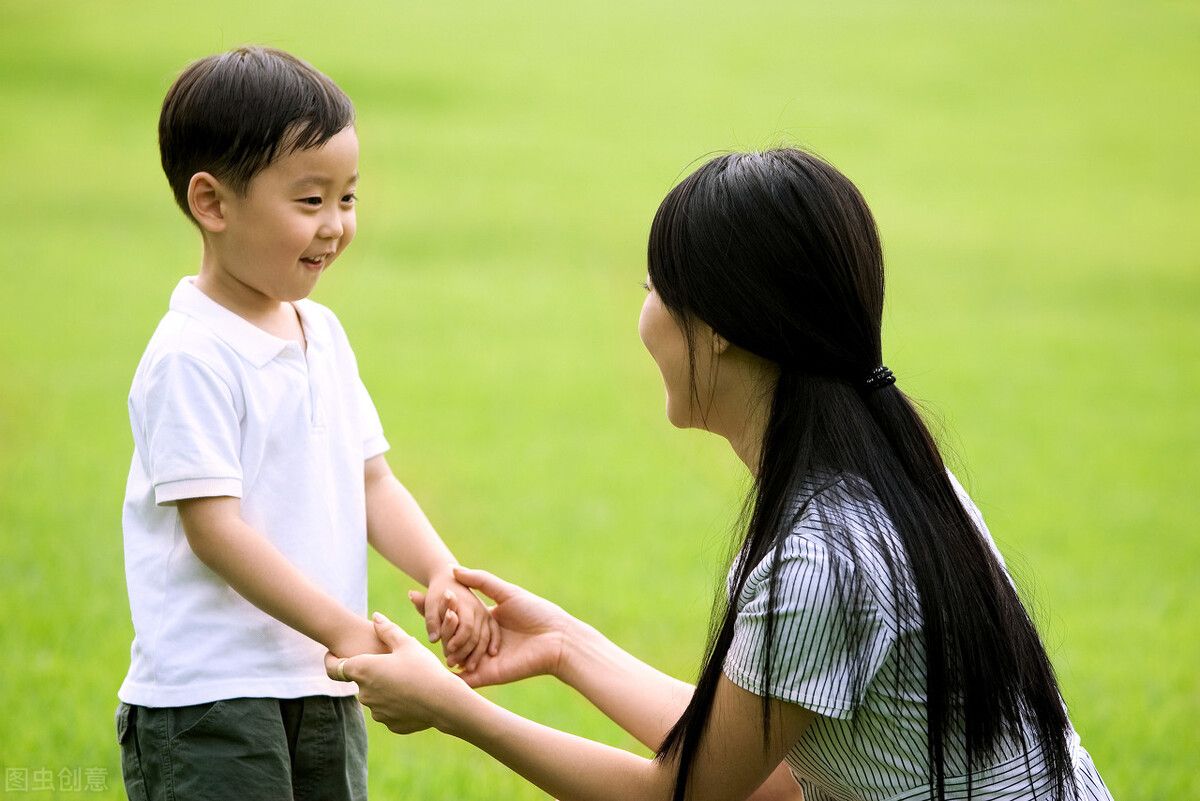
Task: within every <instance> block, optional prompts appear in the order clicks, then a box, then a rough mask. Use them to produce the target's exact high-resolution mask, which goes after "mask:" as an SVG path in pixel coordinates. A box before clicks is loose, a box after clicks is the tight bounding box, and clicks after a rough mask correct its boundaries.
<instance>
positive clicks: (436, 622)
mask: <svg viewBox="0 0 1200 801" xmlns="http://www.w3.org/2000/svg"><path fill="white" fill-rule="evenodd" d="M453 599H454V593H452V592H450V591H449V590H446V592H445V593H443V594H442V595H441V596H437V597H434V598H430V597H429V596H426V597H425V632H426V633H427V634H428V635H429V641H430V642H437V641H438V640H439V639H441V636H442V633H441V631H440V629H441V627H442V618H444V617H445V616H446V609H447V608H448V607H447V604H448V603H449V602H450V601H452V600H453ZM430 601H432V603H430Z"/></svg>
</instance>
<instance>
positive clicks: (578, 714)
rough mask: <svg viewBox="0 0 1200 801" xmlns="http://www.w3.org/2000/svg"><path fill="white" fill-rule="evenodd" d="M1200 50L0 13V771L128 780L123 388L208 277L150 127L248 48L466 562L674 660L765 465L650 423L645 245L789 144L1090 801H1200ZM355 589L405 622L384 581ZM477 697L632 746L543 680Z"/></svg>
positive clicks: (453, 14)
mask: <svg viewBox="0 0 1200 801" xmlns="http://www.w3.org/2000/svg"><path fill="white" fill-rule="evenodd" d="M1197 41H1200V10H1198V9H1197V7H1196V6H1195V5H1194V4H1189V3H1163V2H1148V3H1137V4H1130V3H1117V2H1106V3H1099V2H1097V3H1089V4H1082V3H1029V2H988V3H941V4H938V3H928V2H906V3H884V2H859V1H857V0H855V1H854V2H843V3H836V4H831V3H820V4H817V3H796V2H786V3H785V2H779V3H774V4H766V3H738V4H732V3H725V4H715V3H709V2H699V3H689V4H686V5H681V4H674V3H664V2H661V0H651V2H636V3H635V2H626V0H614V1H613V2H608V3H603V4H570V3H550V2H543V3H517V4H514V3H479V2H467V3H452V4H440V3H420V4H418V3H405V4H399V3H388V4H384V3H364V2H344V3H338V4H332V3H323V4H315V3H309V2H291V3H286V4H284V3H264V4H249V3H232V2H208V3H195V4H179V5H173V4H165V3H164V4H134V3H120V2H111V3H104V4H97V3H86V2H73V3H68V2H63V3H40V2H33V0H6V2H5V4H4V8H3V11H0V76H2V78H0V111H2V112H3V113H4V118H5V123H6V124H5V125H3V126H0V175H3V186H4V192H3V195H2V199H0V212H2V219H3V221H4V231H5V236H4V249H5V251H6V252H5V258H4V261H3V264H4V266H3V268H0V269H2V270H3V283H2V284H0V294H2V296H3V298H4V306H5V314H4V315H2V316H0V366H2V367H3V376H4V379H3V388H2V389H0V493H2V495H0V549H2V550H0V618H2V619H3V621H4V623H3V627H2V629H0V653H2V654H3V655H2V656H0V673H2V674H3V676H4V677H5V678H4V681H3V682H2V683H0V764H2V765H3V766H4V767H6V768H8V767H16V768H28V769H30V770H33V769H37V768H50V769H52V770H53V771H55V772H56V773H57V771H58V770H59V769H61V768H62V767H71V766H83V767H88V766H98V767H103V768H106V769H107V770H108V772H109V774H108V776H109V786H110V792H109V793H108V796H107V797H119V796H120V795H121V793H120V789H119V787H120V779H119V767H118V759H117V750H116V747H115V744H114V736H113V726H112V723H111V713H112V710H113V708H114V706H115V703H116V699H115V692H116V688H117V686H118V684H119V683H120V680H121V678H122V676H123V674H124V670H125V668H126V666H127V660H128V650H127V649H128V645H129V640H130V637H131V633H132V632H131V626H130V623H129V617H128V609H127V606H126V600H125V594H124V593H125V591H124V575H123V567H122V558H121V532H120V505H121V498H122V494H123V488H124V480H125V472H126V469H127V465H128V459H129V456H130V452H131V441H130V437H129V434H128V422H127V419H126V412H125V394H126V391H127V389H128V385H129V381H130V378H131V376H132V372H133V368H134V366H135V364H136V362H137V359H138V356H139V355H140V353H141V350H142V348H143V346H144V344H145V341H146V339H147V338H148V336H149V334H150V332H151V331H152V330H153V327H154V325H155V324H156V322H157V320H158V319H159V317H160V316H161V314H162V312H163V310H164V308H165V304H166V300H167V297H168V295H169V293H170V290H171V288H172V287H173V285H174V283H175V282H176V281H177V280H178V277H179V276H180V275H182V274H185V273H188V272H192V271H194V269H195V267H196V264H197V259H198V248H197V239H196V236H195V234H194V233H193V232H192V230H191V229H190V228H189V226H188V225H187V224H186V223H185V222H184V220H183V219H182V217H181V216H180V214H179V213H178V211H177V210H176V209H175V208H174V205H173V203H172V201H171V198H170V195H169V193H168V191H167V188H166V184H165V181H164V179H163V178H162V176H161V173H160V171H159V168H158V163H157V158H158V157H157V152H156V148H155V134H154V131H155V123H156V119H157V109H158V104H159V102H160V100H161V96H162V94H163V92H164V91H165V89H166V87H167V86H168V85H169V83H170V81H171V79H172V77H173V76H174V75H175V74H176V73H177V71H178V70H179V69H180V68H181V67H182V66H183V65H184V64H185V63H186V62H187V61H189V60H190V59H193V58H196V57H199V56H201V55H204V54H207V53H209V52H213V51H216V50H220V49H224V48H227V47H230V46H233V45H235V44H239V43H243V42H262V43H268V44H272V45H276V46H280V47H284V48H287V49H291V50H294V51H295V52H297V53H299V54H301V55H303V56H304V57H306V58H308V59H309V60H311V61H313V62H314V63H315V64H317V65H318V66H319V67H320V68H322V69H323V70H325V71H326V72H328V73H329V74H330V75H332V76H333V77H334V78H335V79H336V80H338V81H339V82H340V83H341V84H342V86H343V87H344V88H345V89H346V90H347V91H348V92H349V93H350V94H351V95H352V97H353V98H354V99H355V101H356V104H357V107H358V113H359V128H360V137H361V140H362V145H363V156H362V172H363V176H364V177H363V183H362V187H361V197H362V206H361V209H360V217H359V238H358V240H357V241H356V243H355V245H354V247H353V248H352V249H351V250H350V251H349V252H348V254H347V255H346V256H345V257H343V259H342V260H341V261H340V262H339V264H338V267H337V269H336V270H334V271H333V272H332V273H331V274H330V275H329V276H328V277H327V278H326V279H325V281H324V282H323V283H322V285H321V286H320V287H319V288H318V291H317V293H316V295H315V297H316V298H317V299H318V300H320V301H322V302H324V303H327V304H329V305H331V306H332V307H333V308H334V309H335V310H336V311H337V312H338V313H339V315H340V316H341V318H342V320H343V322H344V324H345V325H346V327H347V329H348V330H349V332H350V335H351V338H352V341H353V342H354V344H355V346H356V349H357V352H358V356H359V360H360V362H361V364H362V369H363V372H364V374H365V377H366V380H367V382H368V385H369V386H370V387H371V389H372V392H373V394H374V396H375V399H376V402H377V404H378V406H379V407H380V409H381V412H382V415H383V419H384V423H385V426H386V428H387V431H388V434H389V437H390V439H391V441H392V443H393V451H392V455H391V457H390V458H391V461H392V463H393V466H394V467H395V468H396V469H397V471H398V472H399V473H400V475H401V476H402V478H403V479H404V480H405V482H406V483H407V484H408V485H409V486H410V487H411V488H412V489H413V490H414V492H415V493H416V495H417V496H418V498H419V499H420V500H421V501H422V503H423V504H424V505H425V507H426V509H427V510H428V512H429V514H430V515H431V517H432V518H433V519H434V521H435V522H436V523H437V524H438V526H439V528H440V530H441V531H442V533H443V535H444V536H445V538H446V539H447V540H448V541H449V542H450V544H451V546H452V547H453V548H454V550H455V551H456V553H457V554H458V555H459V557H460V558H461V559H462V560H463V561H464V562H466V563H469V564H474V565H479V566H483V567H487V568H489V569H492V570H494V571H495V572H497V573H500V574H501V575H505V576H508V577H510V578H511V579H513V580H515V581H518V582H523V583H526V584H527V585H528V586H529V587H530V588H532V589H535V590H537V591H540V592H542V593H543V594H545V595H547V596H548V597H550V598H552V599H555V600H557V601H559V602H560V603H562V604H563V605H564V606H566V607H567V608H568V609H571V610H573V611H575V612H576V613H578V614H579V615H581V616H582V617H584V618H586V619H588V620H589V621H591V622H593V623H595V624H596V625H598V626H599V627H600V628H601V629H603V630H605V631H607V632H608V633H610V635H611V636H612V637H613V638H614V639H615V640H617V641H618V642H620V643H622V644H624V645H626V646H628V647H629V648H630V649H631V650H632V651H634V652H635V653H637V654H639V655H641V656H643V657H645V658H646V659H647V660H648V661H650V662H652V663H654V664H656V665H659V666H661V667H663V668H665V669H667V670H669V671H671V672H674V673H676V674H678V675H681V676H690V675H692V674H693V672H694V670H695V668H696V665H697V661H698V658H699V654H700V651H701V648H702V639H703V631H704V628H705V610H706V609H707V605H708V600H707V599H708V598H709V596H710V593H711V591H712V587H713V582H714V578H715V577H716V576H717V575H718V573H719V571H720V565H719V559H720V554H721V553H722V552H723V547H722V539H723V537H725V536H726V534H727V532H728V529H729V526H730V523H731V522H732V520H733V517H734V513H735V511H736V508H737V505H738V503H739V500H740V493H741V492H742V491H743V490H744V487H745V481H744V478H743V477H742V476H741V474H740V470H739V468H738V464H737V463H736V460H735V459H734V458H733V456H732V454H731V453H729V452H728V448H727V447H725V446H724V445H723V443H722V442H720V441H718V440H716V439H715V438H713V437H707V436H704V435H701V434H698V433H695V432H687V433H680V432H677V431H675V430H673V429H671V428H670V426H669V425H668V424H667V423H666V422H665V421H664V419H663V416H662V392H661V387H660V384H659V379H658V374H657V371H656V370H655V368H654V366H653V364H652V363H651V362H650V360H649V358H648V357H646V356H645V354H644V353H643V352H642V350H641V347H640V344H639V342H638V341H637V337H636V334H635V320H636V316H637V310H638V306H639V304H640V302H641V291H640V290H639V289H638V288H637V286H636V282H637V281H638V280H639V279H640V278H641V276H642V271H643V270H644V248H645V237H646V232H647V229H648V226H649V220H650V217H651V215H652V213H653V210H654V208H655V207H656V205H657V204H658V202H659V200H660V199H661V197H662V196H663V194H665V192H666V191H667V190H668V189H669V188H670V187H671V185H672V184H673V182H674V181H675V180H677V178H678V177H679V176H680V175H681V172H682V171H684V170H685V169H686V168H687V166H688V165H689V164H690V163H692V162H693V160H694V159H697V158H698V157H701V156H703V155H704V154H707V153H710V152H713V151H717V150H722V149H727V148H745V147H761V146H765V145H770V144H774V143H777V142H796V143H801V144H805V145H808V146H811V147H813V148H815V149H817V150H818V151H819V152H821V153H823V154H825V155H826V156H828V157H829V158H831V159H832V160H833V161H834V163H836V164H838V165H839V166H840V167H841V168H842V169H843V170H844V171H846V172H847V173H848V174H849V175H850V176H851V177H852V178H853V179H854V180H855V181H857V182H858V184H859V185H860V187H861V188H862V190H863V191H864V193H865V194H866V196H867V198H868V200H869V201H870V202H871V204H872V207H873V209H874V211H875V213H876V216H877V218H878V221H879V225H880V228H881V231H882V234H883V237H884V242H885V247H886V250H887V256H888V267H889V270H890V272H889V307H888V312H887V317H886V323H887V328H886V330H885V355H886V358H887V361H888V363H889V365H890V366H892V367H893V368H894V369H895V370H896V372H897V374H898V376H899V377H900V382H901V386H902V387H904V388H905V389H906V390H907V391H908V392H909V393H910V394H912V395H913V396H915V397H918V398H921V399H927V400H928V401H929V403H930V406H931V408H932V410H933V411H934V412H935V414H936V415H937V416H938V417H939V418H940V419H941V421H942V425H943V428H944V429H945V431H946V436H947V441H948V444H950V445H951V446H952V449H953V450H954V451H955V452H956V453H957V454H958V460H957V465H958V470H959V471H960V474H961V475H962V476H963V478H964V480H965V481H966V482H967V484H968V486H969V487H970V488H971V489H972V491H973V493H974V494H975V496H976V499H977V501H978V502H979V504H980V506H981V507H982V508H983V510H984V513H985V515H986V516H987V518H988V521H989V523H990V525H991V528H992V530H993V532H994V534H995V536H996V537H997V539H998V541H999V542H1000V544H1001V546H1002V548H1003V550H1004V552H1005V553H1006V555H1007V556H1008V558H1009V559H1010V561H1011V562H1012V563H1013V564H1014V565H1015V566H1016V567H1017V568H1019V572H1020V574H1021V575H1022V577H1023V584H1024V587H1025V590H1026V593H1027V597H1028V598H1029V599H1030V600H1031V602H1032V603H1034V604H1035V606H1036V608H1037V610H1038V615H1039V619H1040V621H1041V623H1042V626H1043V630H1044V632H1045V634H1046V638H1047V642H1048V644H1049V647H1050V649H1051V651H1052V654H1053V656H1054V658H1055V662H1056V664H1057V666H1058V669H1059V673H1060V676H1061V678H1062V683H1063V686H1064V689H1065V692H1066V695H1067V699H1068V701H1069V704H1070V707H1071V713H1072V716H1073V718H1074V721H1075V723H1076V725H1077V727H1078V728H1079V730H1080V731H1081V733H1082V736H1083V741H1084V744H1085V745H1086V746H1087V747H1088V748H1089V750H1090V751H1091V753H1092V754H1093V756H1094V757H1095V760H1096V763H1097V765H1098V766H1099V768H1100V770H1101V773H1102V774H1103V775H1104V777H1105V779H1106V780H1107V781H1108V783H1109V785H1110V787H1111V789H1112V790H1113V793H1114V795H1115V796H1116V797H1117V798H1119V799H1122V800H1123V801H1137V800H1139V799H1145V800H1146V801H1150V800H1151V799H1153V801H1161V800H1162V799H1168V800H1170V799H1179V800H1180V801H1184V800H1185V799H1191V798H1196V797H1200V779H1197V773H1196V771H1195V761H1196V754H1197V753H1198V751H1200V739H1198V737H1197V734H1196V732H1197V728H1196V720H1197V718H1198V717H1200V680H1198V679H1197V675H1198V674H1197V671H1196V665H1197V663H1198V662H1200V645H1198V643H1200V600H1198V598H1200V593H1197V588H1198V579H1200V575H1198V573H1200V537H1198V536H1197V525H1196V522H1195V521H1196V494H1197V493H1196V488H1197V485H1198V484H1200V420H1198V415H1197V412H1196V409H1197V403H1198V400H1197V399H1198V398H1200V322H1198V321H1200V316H1198V314H1197V309H1200V257H1198V256H1197V254H1198V253H1200V247H1198V246H1200V233H1198V231H1200V228H1198V227H1197V225H1196V221H1197V219H1200V151H1197V148H1196V140H1195V137H1196V132H1197V130H1198V126H1200V96H1198V95H1197V91H1196V83H1195V80H1196V75H1198V74H1200V48H1197V46H1196V43H1197ZM371 582H372V584H371V603H372V606H373V607H375V608H379V609H382V610H385V611H389V612H392V613H394V614H395V615H399V616H400V617H401V620H403V621H406V622H407V623H408V624H409V626H410V628H411V629H413V630H416V628H417V626H415V625H413V624H415V623H417V621H416V619H415V618H411V619H410V618H408V617H406V616H404V612H405V609H404V607H405V604H406V601H405V600H404V590H405V589H406V588H407V586H408V582H407V580H406V579H404V578H403V577H400V576H398V575H396V574H395V573H394V572H392V571H390V570H389V569H388V567H387V566H386V565H385V564H384V563H382V562H381V561H379V560H374V561H373V562H372V566H371ZM490 695H491V696H492V697H494V698H496V699H498V700H500V701H501V702H503V703H504V704H506V705H509V706H511V707H512V708H514V709H516V710H518V711H520V712H522V713H524V714H527V715H529V716H531V717H534V718H536V719H538V720H540V721H543V722H546V723H549V724H552V725H556V726H560V727H563V728H566V729H568V730H571V731H574V732H577V733H580V734H584V735H587V736H591V737H596V738H599V739H602V740H605V741H608V742H611V743H614V744H618V745H625V746H632V742H631V740H630V738H628V737H627V736H625V735H624V734H622V733H621V732H619V731H618V730H617V729H616V728H615V727H614V726H613V725H612V724H610V723H608V722H607V721H606V720H604V719H603V718H601V717H600V716H599V715H598V714H597V713H595V712H594V711H592V710H591V709H589V708H588V707H587V706H586V704H585V703H584V702H582V701H581V700H580V699H578V698H576V697H573V696H572V695H571V694H569V693H568V692H566V691H564V690H563V689H562V688H561V687H558V686H556V685H555V684H554V683H553V682H552V681H550V680H537V681H532V682H529V683H527V684H525V685H523V686H514V687H508V688H502V689H498V690H494V691H490ZM371 747H372V753H371V788H372V793H373V795H374V797H376V798H427V799H450V798H484V797H487V798H514V799H521V798H530V799H532V798H539V797H542V796H541V795H540V794H539V793H538V792H537V791H535V790H533V789H532V788H530V787H529V786H528V785H525V784H524V783H523V782H522V781H521V780H519V779H518V778H516V777H515V776H513V775H512V774H510V773H508V772H507V771H506V770H505V769H504V768H502V767H500V766H498V765H497V764H495V763H493V762H491V761H490V760H489V759H488V758H486V757H484V756H483V755H481V754H479V753H476V752H474V751H473V750H472V749H470V748H469V747H467V746H465V745H463V744H461V743H459V742H457V741H452V740H450V739H448V738H444V737H439V736H437V735H436V734H429V733H426V734H422V735H417V736H413V737H407V738H401V737H396V736H393V735H391V734H389V733H388V732H386V731H385V730H383V729H382V728H374V729H373V730H372V743H371ZM50 795H51V794H50V793H41V794H38V793H30V794H27V795H26V796H22V797H31V798H36V797H49V796H50ZM85 795H88V794H85ZM91 797H103V796H102V794H91Z"/></svg>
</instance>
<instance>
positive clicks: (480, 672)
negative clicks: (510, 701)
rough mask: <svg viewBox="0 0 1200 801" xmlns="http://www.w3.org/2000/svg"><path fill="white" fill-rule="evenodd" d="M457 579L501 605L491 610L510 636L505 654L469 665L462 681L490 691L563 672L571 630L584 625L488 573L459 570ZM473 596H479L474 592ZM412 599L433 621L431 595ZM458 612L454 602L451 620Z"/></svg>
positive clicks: (491, 655) (490, 655)
mask: <svg viewBox="0 0 1200 801" xmlns="http://www.w3.org/2000/svg"><path fill="white" fill-rule="evenodd" d="M454 578H455V579H456V580H457V581H458V583H459V584H460V586H463V587H469V588H471V589H474V590H479V591H480V592H482V593H483V594H484V595H486V596H488V597H489V598H491V599H492V600H494V601H495V602H496V605H495V606H493V607H492V608H491V609H489V610H486V611H487V612H488V613H490V614H489V618H490V620H491V621H492V622H493V624H499V627H500V630H501V631H502V632H503V634H502V636H503V638H504V649H503V650H500V651H498V652H489V653H488V654H487V655H486V656H485V657H484V658H483V659H480V660H478V661H469V662H468V663H467V664H466V666H465V669H464V670H463V671H462V672H461V673H460V674H459V678H461V679H462V680H463V681H465V682H466V683H467V684H468V685H470V686H471V687H484V686H487V685H491V684H507V683H508V682H513V681H519V680H521V679H525V678H529V677H530V676H540V675H544V674H552V675H558V674H559V672H560V670H561V668H562V666H563V653H564V650H565V649H564V645H565V643H566V640H567V639H568V637H569V633H568V632H569V630H570V629H571V627H572V626H573V625H576V626H577V625H579V624H578V622H577V621H576V620H575V619H574V618H573V617H571V616H570V615H568V614H567V613H566V612H564V611H563V610H562V609H561V608H560V607H558V606H557V605H555V604H552V603H550V602H549V601H547V600H546V599H544V598H541V597H539V596H537V595H534V594H533V593H531V592H529V591H528V590H525V589H522V588H521V587H518V586H517V585H515V584H510V583H509V582H507V581H504V580H502V579H500V578H497V577H496V576H494V575H492V574H491V573H488V572H487V571H484V570H468V569H467V568H464V567H456V568H454ZM467 594H468V595H470V596H471V597H472V598H474V593H470V592H468V593H467ZM409 597H410V598H411V599H412V602H413V606H415V607H416V609H417V612H419V613H420V614H422V615H425V617H426V620H427V621H428V619H429V616H428V608H427V607H428V604H427V602H426V599H425V597H424V596H422V595H420V594H419V593H412V594H411V595H410V596H409ZM455 601H457V596H456V598H455ZM454 610H455V603H451V604H450V611H449V612H447V617H449V616H450V615H452V614H455V611H454Z"/></svg>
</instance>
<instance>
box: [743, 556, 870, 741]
mask: <svg viewBox="0 0 1200 801" xmlns="http://www.w3.org/2000/svg"><path fill="white" fill-rule="evenodd" d="M773 571H774V572H777V582H778V586H777V589H776V600H775V618H774V625H773V631H774V643H773V646H772V658H771V670H770V677H769V680H768V677H767V676H766V675H764V669H763V650H764V648H765V647H766V644H765V641H766V630H767V629H766V627H767V610H768V609H769V608H770V581H769V579H770V575H771V573H772V572H773ZM736 604H737V618H736V620H735V623H734V634H733V642H732V644H731V645H730V648H729V652H728V654H727V655H726V658H725V664H724V671H725V675H726V676H728V677H729V679H730V681H732V682H733V683H734V684H737V685H738V686H739V687H742V688H743V689H745V690H748V691H749V692H752V693H754V694H755V695H761V696H770V697H772V698H778V699H780V700H783V701H787V702H789V703H793V704H797V705H799V706H803V707H805V708H806V709H810V710H812V711H813V712H816V713H817V714H820V715H825V716H827V717H834V718H849V717H851V715H852V714H853V712H854V710H855V709H857V708H858V706H859V705H860V704H861V703H862V701H863V696H864V694H865V690H866V686H867V684H868V683H869V682H870V680H871V678H873V677H874V675H875V673H876V672H878V670H879V667H880V666H881V665H882V664H883V662H884V660H885V658H886V657H887V653H888V650H889V648H890V646H891V642H892V640H893V636H892V634H891V633H890V632H891V629H890V627H888V626H886V625H885V623H884V621H883V620H882V615H881V614H880V610H879V609H878V607H877V606H876V605H875V604H874V603H873V602H872V601H871V599H870V594H869V593H866V592H863V591H862V590H861V588H860V587H858V586H857V583H856V582H855V581H854V572H853V568H852V566H851V565H849V564H846V563H844V562H842V561H841V560H840V559H839V558H838V557H835V556H833V555H831V554H830V552H829V550H828V549H827V547H826V546H825V545H824V544H823V543H821V542H819V541H815V540H813V539H810V538H807V537H805V536H802V535H795V534H794V535H792V536H790V537H788V539H787V540H786V542H785V543H784V547H783V551H782V553H781V555H780V559H779V562H778V566H777V567H776V565H775V562H774V558H773V557H768V559H766V560H764V561H763V562H762V563H760V564H759V565H758V566H757V567H755V569H754V570H753V571H751V574H750V576H749V577H748V579H747V582H746V585H745V587H744V588H743V590H742V592H741V594H740V595H739V597H738V599H737V600H736Z"/></svg>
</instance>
